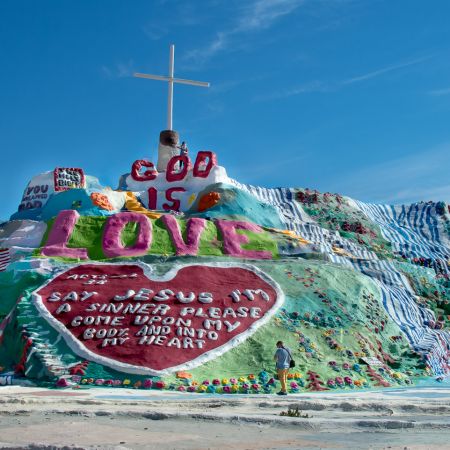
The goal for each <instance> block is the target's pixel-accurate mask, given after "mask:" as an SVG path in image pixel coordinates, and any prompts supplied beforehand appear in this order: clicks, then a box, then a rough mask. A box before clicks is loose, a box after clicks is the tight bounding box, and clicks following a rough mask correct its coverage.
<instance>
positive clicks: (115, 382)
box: [113, 380, 122, 386]
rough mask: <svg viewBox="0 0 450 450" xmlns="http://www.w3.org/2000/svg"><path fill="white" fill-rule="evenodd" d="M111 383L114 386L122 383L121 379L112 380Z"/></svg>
mask: <svg viewBox="0 0 450 450" xmlns="http://www.w3.org/2000/svg"><path fill="white" fill-rule="evenodd" d="M113 384H114V386H121V385H122V380H114V381H113Z"/></svg>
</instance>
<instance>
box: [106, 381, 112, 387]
mask: <svg viewBox="0 0 450 450" xmlns="http://www.w3.org/2000/svg"><path fill="white" fill-rule="evenodd" d="M113 384H114V380H105V386H112V385H113Z"/></svg>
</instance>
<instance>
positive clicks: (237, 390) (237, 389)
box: [231, 384, 239, 394]
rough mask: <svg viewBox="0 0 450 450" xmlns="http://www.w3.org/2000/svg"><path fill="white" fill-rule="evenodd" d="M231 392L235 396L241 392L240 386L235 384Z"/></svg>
mask: <svg viewBox="0 0 450 450" xmlns="http://www.w3.org/2000/svg"><path fill="white" fill-rule="evenodd" d="M231 392H232V393H233V394H235V393H236V392H239V385H237V384H233V385H232V386H231Z"/></svg>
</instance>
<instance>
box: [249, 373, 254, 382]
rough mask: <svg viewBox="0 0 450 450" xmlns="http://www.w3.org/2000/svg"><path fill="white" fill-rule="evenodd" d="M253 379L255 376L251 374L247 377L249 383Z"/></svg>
mask: <svg viewBox="0 0 450 450" xmlns="http://www.w3.org/2000/svg"><path fill="white" fill-rule="evenodd" d="M255 378H256V377H255V375H253V374H252V373H251V374H250V375H249V376H248V379H249V380H250V381H253V380H254V379H255Z"/></svg>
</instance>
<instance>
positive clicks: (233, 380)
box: [230, 378, 238, 385]
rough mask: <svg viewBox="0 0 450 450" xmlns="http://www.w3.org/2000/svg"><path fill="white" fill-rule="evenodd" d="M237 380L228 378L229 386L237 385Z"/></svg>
mask: <svg viewBox="0 0 450 450" xmlns="http://www.w3.org/2000/svg"><path fill="white" fill-rule="evenodd" d="M237 382H238V381H237V379H236V378H230V384H233V385H234V384H237Z"/></svg>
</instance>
